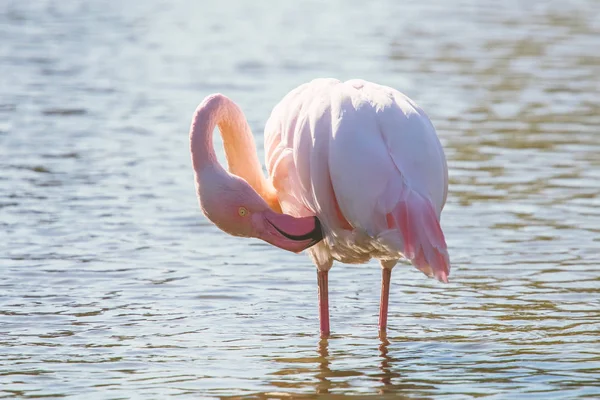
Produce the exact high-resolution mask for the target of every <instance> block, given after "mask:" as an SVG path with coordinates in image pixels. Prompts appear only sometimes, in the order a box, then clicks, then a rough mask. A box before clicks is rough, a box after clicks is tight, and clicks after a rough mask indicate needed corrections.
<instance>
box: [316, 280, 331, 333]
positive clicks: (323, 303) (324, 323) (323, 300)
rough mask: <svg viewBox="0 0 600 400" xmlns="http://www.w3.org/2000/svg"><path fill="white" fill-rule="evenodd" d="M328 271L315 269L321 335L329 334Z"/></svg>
mask: <svg viewBox="0 0 600 400" xmlns="http://www.w3.org/2000/svg"><path fill="white" fill-rule="evenodd" d="M328 273H329V271H320V270H318V269H317V282H318V284H319V322H320V324H321V337H327V336H329V289H328V279H327V275H328Z"/></svg>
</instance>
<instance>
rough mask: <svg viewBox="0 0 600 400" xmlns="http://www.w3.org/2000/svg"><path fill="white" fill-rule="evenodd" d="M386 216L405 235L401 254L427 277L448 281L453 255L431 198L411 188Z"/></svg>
mask: <svg viewBox="0 0 600 400" xmlns="http://www.w3.org/2000/svg"><path fill="white" fill-rule="evenodd" d="M405 194H406V196H403V198H402V199H401V200H400V201H399V202H398V203H397V204H396V207H395V208H394V209H393V210H392V211H391V212H390V213H389V214H388V215H387V221H388V225H389V228H396V229H397V230H398V231H399V233H400V234H401V235H402V242H403V249H402V254H403V255H404V256H405V257H406V258H407V259H409V260H410V261H411V262H412V264H413V265H414V266H415V267H417V268H418V269H419V270H420V271H422V272H423V273H424V274H425V275H427V276H432V277H435V278H436V279H437V280H439V281H441V282H448V275H449V274H450V258H449V256H448V249H447V246H446V240H445V238H444V233H443V232H442V228H441V227H440V223H439V220H438V218H437V214H436V212H435V210H434V208H433V205H432V204H431V201H429V200H428V199H426V198H424V197H423V196H421V195H420V194H419V193H417V192H415V191H412V190H408V191H407V193H405Z"/></svg>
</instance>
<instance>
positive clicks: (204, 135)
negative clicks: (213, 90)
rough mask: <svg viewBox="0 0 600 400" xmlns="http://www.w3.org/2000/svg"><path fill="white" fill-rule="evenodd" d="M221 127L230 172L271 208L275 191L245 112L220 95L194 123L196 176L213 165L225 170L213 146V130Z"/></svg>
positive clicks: (198, 111) (202, 105)
mask: <svg viewBox="0 0 600 400" xmlns="http://www.w3.org/2000/svg"><path fill="white" fill-rule="evenodd" d="M217 126H218V127H219V131H220V133H221V137H222V138H223V146H224V148H225V156H226V158H227V165H228V167H229V172H231V173H232V174H234V175H237V176H239V177H240V178H243V179H244V180H245V181H246V182H248V184H250V186H252V187H253V188H254V190H256V192H257V193H258V194H259V195H261V196H262V197H263V198H264V199H265V200H267V202H268V203H269V204H270V205H271V204H272V203H273V199H272V198H271V197H272V196H273V193H274V192H273V188H272V186H271V185H270V184H269V183H268V182H267V180H266V179H265V177H264V175H263V172H262V167H261V165H260V162H259V161H258V154H257V152H256V144H255V143H254V137H253V136H252V132H251V130H250V126H248V123H247V122H246V118H245V117H244V113H243V112H242V110H241V109H240V108H239V107H238V106H237V105H236V104H235V103H234V102H233V101H231V100H230V99H229V98H227V97H226V96H224V95H222V94H219V93H217V94H212V95H210V96H208V97H207V98H206V99H204V101H203V102H202V103H200V105H199V106H198V108H197V109H196V112H195V114H194V118H193V121H192V126H191V129H190V150H191V152H192V163H193V165H194V170H195V171H196V174H200V172H201V171H202V170H203V169H204V168H206V167H209V166H211V167H218V168H222V167H221V166H220V164H219V162H218V160H217V156H216V154H215V149H214V146H213V131H214V129H215V127H217ZM277 207H278V205H277Z"/></svg>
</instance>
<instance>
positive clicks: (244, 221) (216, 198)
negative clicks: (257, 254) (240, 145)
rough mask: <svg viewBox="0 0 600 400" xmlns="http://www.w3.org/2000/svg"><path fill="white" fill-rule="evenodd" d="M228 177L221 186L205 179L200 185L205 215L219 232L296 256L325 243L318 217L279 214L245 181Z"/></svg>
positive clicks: (199, 192)
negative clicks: (256, 239)
mask: <svg viewBox="0 0 600 400" xmlns="http://www.w3.org/2000/svg"><path fill="white" fill-rule="evenodd" d="M225 173H226V172H225ZM226 174H227V175H228V176H227V178H229V179H219V180H218V184H215V185H210V184H206V183H207V179H206V178H208V177H206V178H204V179H203V180H202V182H203V184H202V185H198V196H199V200H200V206H201V207H202V211H203V213H204V215H206V217H207V218H208V219H209V220H210V221H212V222H213V223H214V224H215V225H216V226H217V227H218V228H219V229H221V230H222V231H224V232H226V233H229V234H230V235H233V236H242V237H253V238H258V239H262V240H264V241H265V242H267V243H270V244H272V245H274V246H277V247H279V248H281V249H284V250H288V251H292V252H294V253H299V252H301V251H303V250H305V249H307V248H309V247H311V246H313V245H315V244H316V243H318V242H320V241H321V240H322V239H323V231H322V229H321V223H320V221H319V219H318V218H317V217H313V216H310V217H300V218H297V217H292V216H291V215H287V214H279V213H277V212H275V211H273V210H272V209H271V208H270V207H269V205H268V204H267V203H266V201H265V200H264V199H263V198H262V197H261V196H260V195H259V194H258V193H257V192H256V191H255V190H254V189H253V188H252V187H251V186H250V185H249V184H248V183H247V182H246V181H245V180H244V179H241V178H239V177H237V176H235V175H232V174H229V173H226ZM219 175H220V174H219ZM221 178H222V177H221ZM197 182H198V180H197ZM215 183H216V182H215Z"/></svg>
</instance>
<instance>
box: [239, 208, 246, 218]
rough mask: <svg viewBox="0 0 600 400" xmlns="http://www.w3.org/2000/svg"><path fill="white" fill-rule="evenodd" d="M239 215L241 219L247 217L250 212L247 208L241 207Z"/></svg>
mask: <svg viewBox="0 0 600 400" xmlns="http://www.w3.org/2000/svg"><path fill="white" fill-rule="evenodd" d="M238 214H240V217H245V216H246V215H248V210H246V207H240V208H238Z"/></svg>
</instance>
